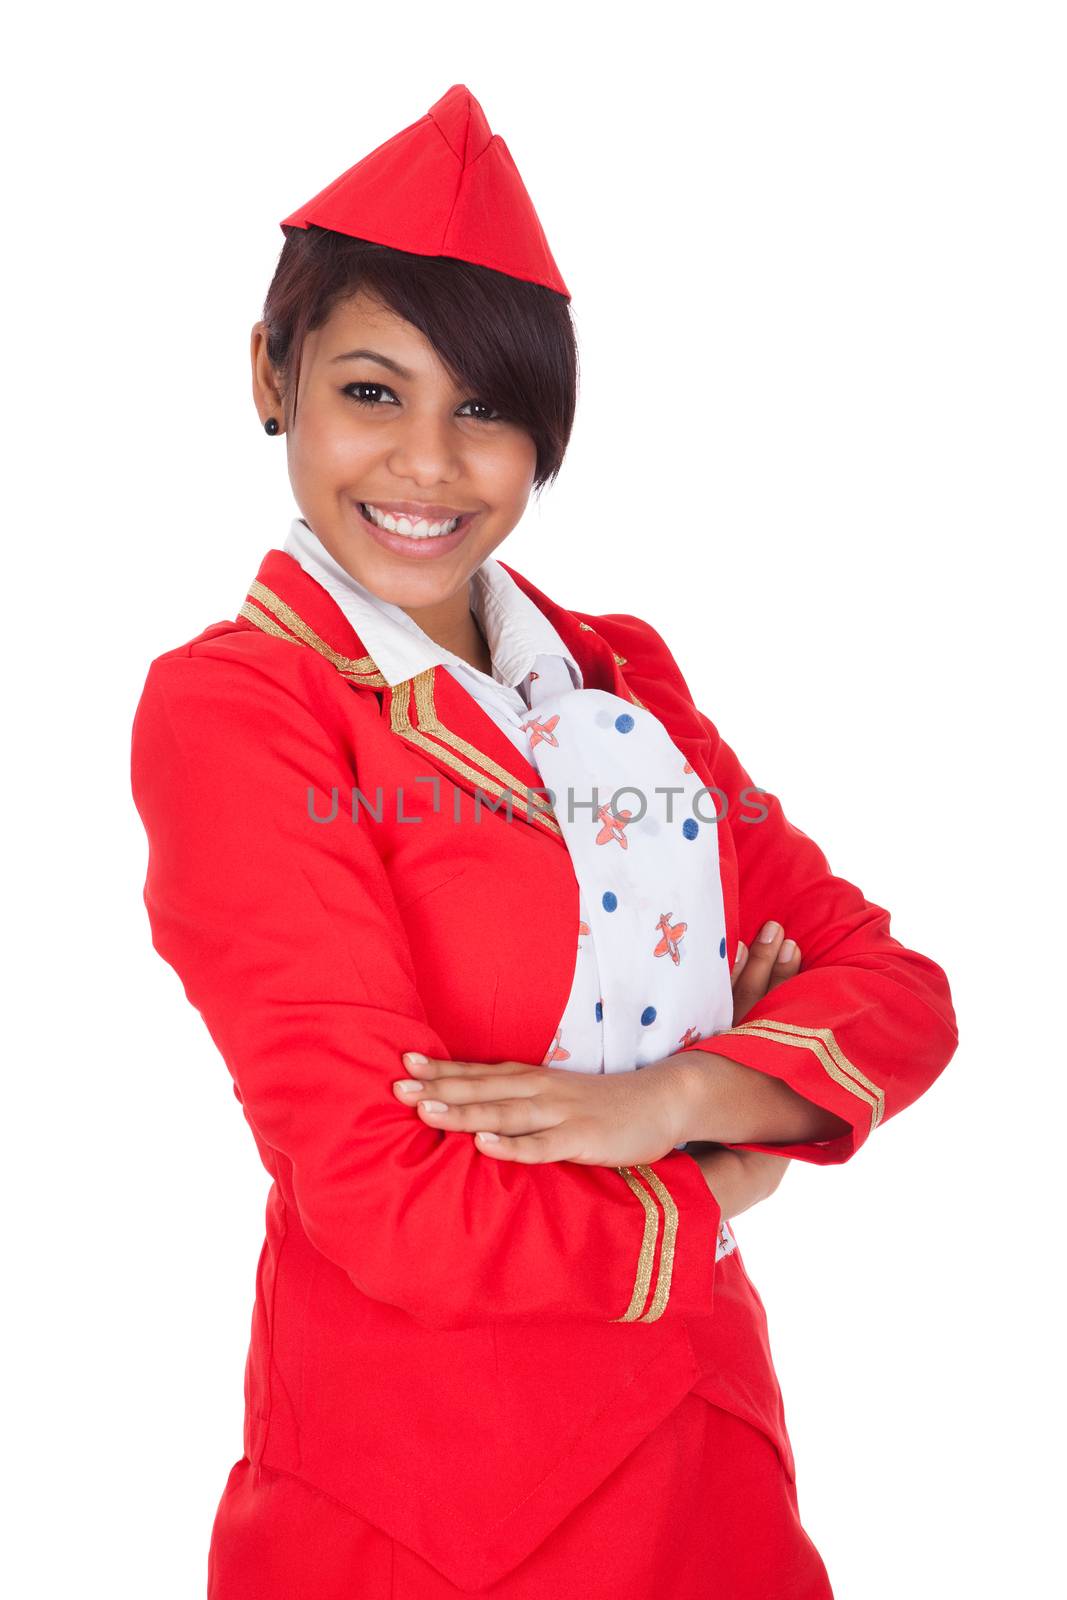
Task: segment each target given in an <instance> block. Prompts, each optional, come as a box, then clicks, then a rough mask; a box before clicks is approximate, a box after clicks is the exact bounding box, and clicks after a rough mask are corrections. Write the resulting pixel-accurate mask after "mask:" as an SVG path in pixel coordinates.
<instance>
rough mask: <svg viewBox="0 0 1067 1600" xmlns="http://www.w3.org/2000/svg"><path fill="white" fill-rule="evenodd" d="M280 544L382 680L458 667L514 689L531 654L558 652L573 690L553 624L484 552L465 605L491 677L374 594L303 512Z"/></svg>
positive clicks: (574, 673)
mask: <svg viewBox="0 0 1067 1600" xmlns="http://www.w3.org/2000/svg"><path fill="white" fill-rule="evenodd" d="M283 548H284V550H285V552H286V554H287V555H290V556H292V557H293V558H294V559H295V560H296V561H298V562H299V563H300V565H301V567H302V568H303V569H304V571H305V572H306V573H307V574H308V576H309V577H311V578H314V579H315V581H316V582H317V583H319V584H321V585H322V587H323V588H324V589H325V590H326V592H327V593H328V594H329V595H330V596H331V598H332V599H333V600H334V601H336V603H337V605H338V606H339V607H340V608H341V610H342V611H343V612H344V614H345V616H346V617H347V618H348V621H349V622H350V623H351V624H352V627H353V628H354V629H355V631H356V633H357V634H358V635H359V638H360V639H361V640H362V642H363V644H364V645H365V646H366V649H367V650H368V652H369V653H370V655H372V656H373V658H374V661H375V664H376V665H377V667H378V670H379V671H380V672H381V674H382V676H383V677H384V678H385V680H386V681H387V683H389V684H390V686H392V687H395V686H396V685H397V684H398V683H404V682H406V681H407V679H409V678H413V677H415V675H416V674H417V673H419V672H422V671H424V670H425V669H426V668H427V667H432V666H448V667H460V668H462V670H463V671H464V672H467V673H471V674H473V675H474V676H475V677H477V678H479V679H481V680H482V681H483V682H485V683H497V684H500V683H503V684H506V685H507V686H508V687H510V688H514V689H517V688H518V686H519V685H520V684H521V683H522V681H523V680H524V679H525V678H526V677H527V675H528V674H529V673H530V671H531V670H532V668H533V665H534V661H535V660H536V658H537V657H538V656H539V655H550V656H560V657H561V658H562V659H563V661H564V662H565V664H566V666H567V668H568V670H569V672H570V676H571V680H572V682H573V684H574V687H575V688H576V689H580V688H581V687H582V670H581V667H580V666H579V665H578V662H577V661H576V660H575V659H574V656H573V655H572V654H571V652H570V651H569V650H568V649H567V646H566V645H565V643H564V642H563V639H562V638H561V637H560V634H559V632H558V631H557V629H556V628H555V627H554V626H553V625H552V623H551V622H549V620H548V618H547V617H546V616H545V615H544V613H543V612H541V611H540V610H538V608H537V606H536V605H535V604H534V602H533V601H532V600H531V599H530V598H529V596H528V595H525V594H523V592H522V590H521V589H520V588H519V586H518V584H517V583H516V582H515V580H514V578H512V576H511V574H510V573H508V572H506V571H505V569H504V567H503V566H502V565H501V563H500V562H499V561H494V560H493V558H492V557H491V556H487V557H486V559H485V560H484V561H483V562H482V564H481V566H480V567H478V568H477V569H476V570H475V571H474V572H473V573H472V574H471V583H470V607H471V611H472V612H473V613H474V615H475V617H476V618H477V620H478V623H479V625H480V626H481V629H482V632H483V633H484V634H485V638H486V642H487V644H488V646H489V653H490V656H491V657H492V662H493V676H492V677H491V678H490V677H489V675H488V674H487V673H484V672H482V671H480V670H479V668H477V667H474V666H472V665H471V663H470V662H469V661H464V660H463V658H462V656H457V655H454V654H453V653H452V651H451V650H446V649H445V648H444V647H443V646H442V645H439V644H437V643H436V642H435V641H434V640H433V639H431V638H430V637H429V635H428V634H426V633H424V632H423V630H422V629H421V628H420V627H419V625H418V623H417V622H415V621H414V620H413V619H412V618H411V617H409V616H408V614H407V612H406V611H404V610H403V609H402V607H400V606H397V605H394V604H393V603H392V602H391V601H389V600H382V599H381V598H380V597H379V596H378V595H376V594H374V593H373V591H372V590H370V589H368V588H366V587H365V586H364V585H363V584H362V583H360V582H359V580H358V579H356V578H353V576H352V575H351V573H350V572H347V571H346V570H345V568H344V567H342V566H341V564H340V562H338V561H336V560H335V559H334V557H333V556H332V555H331V554H330V552H329V551H328V550H327V549H326V547H325V545H324V544H323V543H322V541H321V540H320V539H319V537H318V535H317V534H316V533H314V532H313V531H312V529H311V528H310V526H309V525H308V524H307V523H306V522H305V521H304V519H303V517H294V518H293V521H292V523H291V525H290V528H289V534H288V537H287V538H286V541H285V545H284V547H283Z"/></svg>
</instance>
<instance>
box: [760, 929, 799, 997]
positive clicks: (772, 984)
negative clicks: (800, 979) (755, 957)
mask: <svg viewBox="0 0 1067 1600" xmlns="http://www.w3.org/2000/svg"><path fill="white" fill-rule="evenodd" d="M799 971H800V946H799V945H798V944H796V943H795V942H794V941H793V940H792V939H783V940H782V943H781V946H780V948H779V950H778V959H777V960H776V961H775V963H774V966H773V967H772V968H771V971H770V976H769V977H768V979H767V990H768V992H769V991H770V990H771V989H775V988H777V986H778V984H780V983H784V982H785V981H786V979H787V978H795V977H796V975H797V973H798V972H799Z"/></svg>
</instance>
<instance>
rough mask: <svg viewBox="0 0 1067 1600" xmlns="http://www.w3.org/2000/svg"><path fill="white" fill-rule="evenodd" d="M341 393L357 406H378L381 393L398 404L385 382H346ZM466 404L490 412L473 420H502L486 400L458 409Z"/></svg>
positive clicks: (469, 403)
mask: <svg viewBox="0 0 1067 1600" xmlns="http://www.w3.org/2000/svg"><path fill="white" fill-rule="evenodd" d="M365 390H369V391H371V392H370V393H369V394H367V393H364V392H363V391H365ZM341 393H342V394H343V395H347V397H348V399H349V400H354V401H355V402H356V404H357V405H359V406H369V407H371V408H374V407H376V406H379V405H381V404H382V403H383V402H382V400H381V399H380V398H379V397H380V396H381V395H383V394H388V395H392V397H393V398H392V401H390V402H388V403H389V404H397V405H398V404H399V401H398V400H397V398H396V394H395V392H394V390H392V389H390V388H389V386H388V384H385V383H371V382H370V381H366V380H364V381H360V380H357V381H356V382H355V383H346V384H345V386H344V388H343V389H342V390H341ZM467 406H478V407H479V408H480V409H481V411H483V412H492V415H491V416H476V417H474V421H475V422H502V421H503V420H504V418H503V416H502V414H501V413H500V412H499V411H497V410H496V408H495V407H494V406H491V405H490V404H489V402H488V401H487V400H465V401H464V402H463V405H462V406H461V407H460V411H464V410H465V409H466V408H467Z"/></svg>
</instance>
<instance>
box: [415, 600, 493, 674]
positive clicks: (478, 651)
mask: <svg viewBox="0 0 1067 1600" xmlns="http://www.w3.org/2000/svg"><path fill="white" fill-rule="evenodd" d="M404 610H405V611H406V612H407V614H408V616H409V617H410V618H411V620H412V622H415V623H417V624H418V626H419V627H420V628H421V629H422V631H423V633H424V634H425V635H426V637H427V638H428V639H432V640H433V642H434V644H439V645H440V646H441V648H442V649H443V650H450V651H451V652H452V654H453V655H454V656H459V658H460V660H461V661H466V662H468V663H469V665H470V666H472V667H476V668H477V669H478V671H479V672H485V673H488V674H491V673H492V670H493V658H492V654H491V653H490V650H489V645H488V643H487V641H486V638H485V635H484V634H483V633H482V630H481V628H480V626H479V625H478V620H477V618H476V617H475V615H474V613H473V612H472V611H471V608H470V588H469V585H468V586H465V587H464V588H463V589H461V590H460V591H459V593H458V594H455V595H450V596H449V598H448V599H447V600H444V601H442V602H441V603H440V604H439V605H434V606H417V607H411V606H405V607H404Z"/></svg>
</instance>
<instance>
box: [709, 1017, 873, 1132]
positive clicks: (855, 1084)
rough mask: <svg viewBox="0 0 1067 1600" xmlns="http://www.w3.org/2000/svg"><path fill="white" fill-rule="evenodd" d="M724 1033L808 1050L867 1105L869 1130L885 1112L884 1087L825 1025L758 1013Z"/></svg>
mask: <svg viewBox="0 0 1067 1600" xmlns="http://www.w3.org/2000/svg"><path fill="white" fill-rule="evenodd" d="M725 1033H727V1034H730V1033H740V1034H749V1035H751V1036H752V1037H753V1038H757V1039H770V1040H771V1041H772V1043H774V1044H789V1045H795V1046H796V1047H797V1048H798V1049H801V1050H810V1051H811V1053H812V1054H813V1055H814V1057H815V1059H816V1060H817V1061H818V1063H819V1065H820V1066H821V1067H822V1069H823V1071H824V1072H825V1073H826V1075H827V1077H829V1078H832V1079H833V1081H834V1082H835V1083H838V1084H840V1085H841V1087H842V1089H847V1090H848V1091H849V1093H850V1094H854V1095H855V1096H856V1098H857V1099H858V1100H862V1101H863V1102H864V1104H865V1105H869V1106H870V1108H871V1132H872V1133H873V1132H874V1130H875V1128H877V1126H878V1124H879V1123H880V1122H881V1120H882V1118H883V1116H884V1115H885V1090H884V1089H880V1088H879V1087H878V1085H877V1084H876V1083H872V1082H871V1080H870V1078H868V1077H867V1076H866V1075H865V1074H864V1073H862V1072H861V1071H860V1069H859V1067H857V1066H854V1065H853V1063H852V1062H851V1061H850V1060H849V1059H848V1057H847V1056H846V1055H845V1052H844V1051H843V1050H842V1049H841V1046H840V1045H839V1044H838V1042H837V1040H836V1039H835V1038H834V1036H833V1033H832V1031H831V1030H830V1029H829V1028H806V1027H803V1026H802V1025H801V1024H800V1023H799V1022H776V1021H775V1020H774V1019H773V1018H771V1017H759V1018H757V1019H756V1020H755V1021H753V1022H739V1023H738V1024H737V1026H736V1027H734V1028H727V1029H726V1030H725ZM720 1037H723V1035H720Z"/></svg>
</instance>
